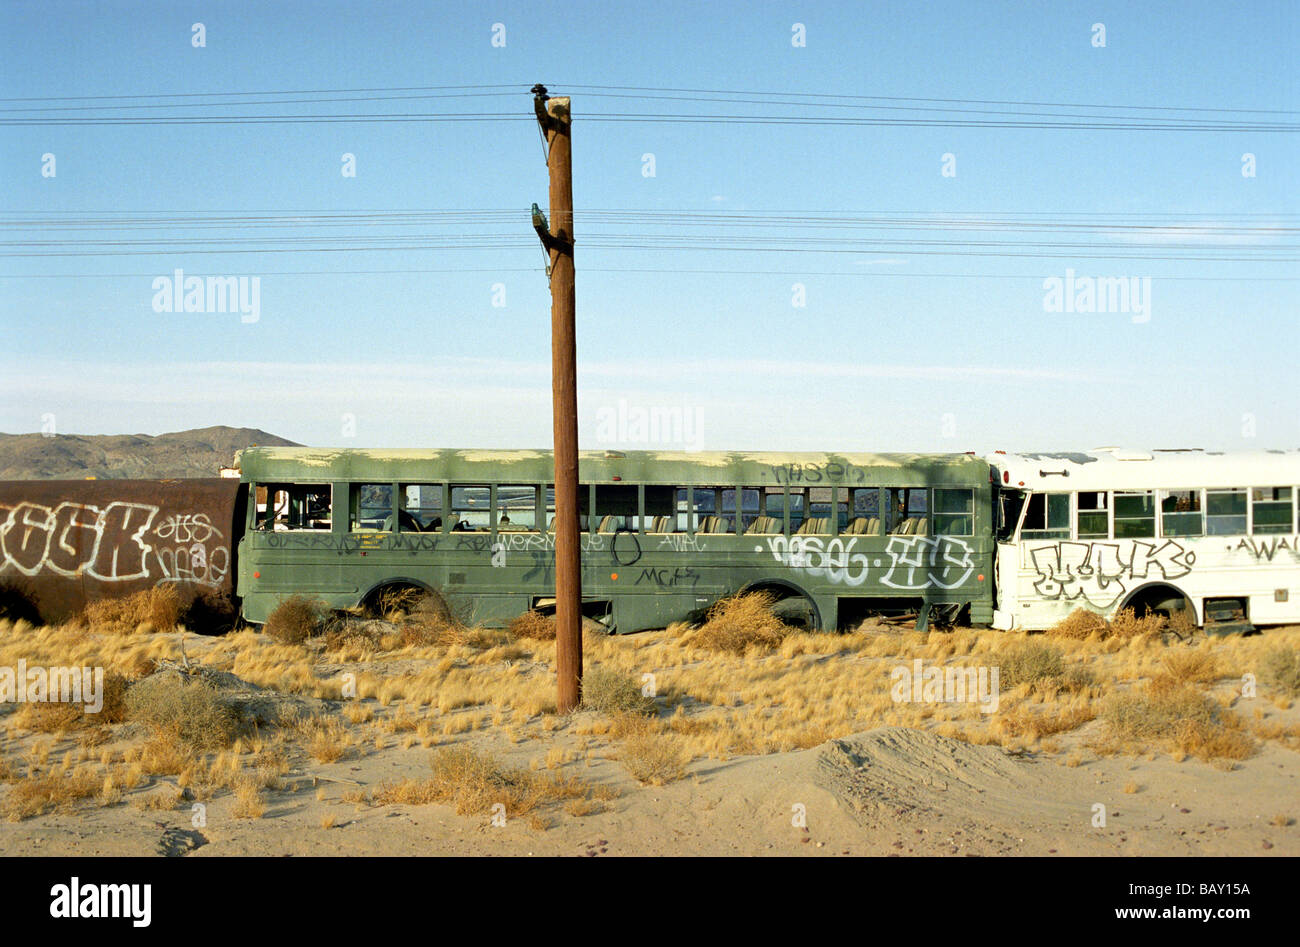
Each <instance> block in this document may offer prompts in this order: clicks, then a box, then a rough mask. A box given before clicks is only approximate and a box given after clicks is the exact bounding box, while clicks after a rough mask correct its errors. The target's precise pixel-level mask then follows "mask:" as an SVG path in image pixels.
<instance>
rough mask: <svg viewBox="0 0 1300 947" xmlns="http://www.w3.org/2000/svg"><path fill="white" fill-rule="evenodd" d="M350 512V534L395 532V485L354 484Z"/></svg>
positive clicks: (349, 505) (349, 506)
mask: <svg viewBox="0 0 1300 947" xmlns="http://www.w3.org/2000/svg"><path fill="white" fill-rule="evenodd" d="M348 510H349V516H348V532H350V533H373V532H385V533H391V532H392V531H393V485H392V484H391V483H354V484H352V496H351V498H350V502H349V504H348Z"/></svg>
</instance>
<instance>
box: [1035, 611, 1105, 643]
mask: <svg viewBox="0 0 1300 947" xmlns="http://www.w3.org/2000/svg"><path fill="white" fill-rule="evenodd" d="M1045 634H1046V635H1047V636H1048V637H1049V638H1074V639H1076V640H1082V639H1084V638H1089V637H1091V636H1092V635H1097V636H1099V637H1101V638H1107V637H1110V625H1109V624H1108V623H1107V622H1106V619H1104V618H1102V617H1101V616H1100V615H1098V614H1097V613H1096V612H1093V611H1089V610H1088V609H1086V608H1076V609H1075V610H1074V611H1072V612H1070V614H1069V615H1067V616H1065V617H1064V618H1062V619H1061V620H1060V621H1058V622H1057V623H1056V624H1055V625H1053V626H1052V627H1051V628H1049V629H1047V631H1046V632H1045Z"/></svg>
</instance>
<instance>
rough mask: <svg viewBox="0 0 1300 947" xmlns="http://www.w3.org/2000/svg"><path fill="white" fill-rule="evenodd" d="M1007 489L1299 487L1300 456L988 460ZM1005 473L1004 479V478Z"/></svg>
mask: <svg viewBox="0 0 1300 947" xmlns="http://www.w3.org/2000/svg"><path fill="white" fill-rule="evenodd" d="M987 459H988V461H989V463H991V464H992V465H993V466H994V467H995V468H997V471H998V479H999V481H1000V482H1002V483H1003V484H1004V485H1006V486H1010V487H1015V488H1020V489H1025V490H1037V491H1076V490H1143V489H1152V488H1163V489H1193V488H1196V487H1268V486H1292V485H1295V484H1300V450H1295V449H1290V450H1259V451H1207V450H1126V449H1123V448H1114V447H1107V448H1100V449H1097V450H1091V451H1073V452H1069V451H1064V452H1049V453H1041V454H1029V453H1026V454H1006V453H1000V452H999V453H995V454H989V455H988V458H987ZM1004 473H1005V476H1004Z"/></svg>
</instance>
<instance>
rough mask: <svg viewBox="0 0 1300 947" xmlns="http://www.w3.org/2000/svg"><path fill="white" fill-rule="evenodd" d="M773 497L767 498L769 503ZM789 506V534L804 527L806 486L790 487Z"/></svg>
mask: <svg viewBox="0 0 1300 947" xmlns="http://www.w3.org/2000/svg"><path fill="white" fill-rule="evenodd" d="M772 499H773V498H769V499H768V503H769V504H771V502H772ZM787 502H788V503H789V507H790V535H791V536H793V535H794V534H796V533H798V532H799V531H800V530H803V529H804V521H805V520H806V519H807V516H808V489H807V487H791V488H790V495H789V497H788V498H787ZM770 508H771V507H770V506H769V509H770Z"/></svg>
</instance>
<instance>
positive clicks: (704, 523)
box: [695, 516, 718, 533]
mask: <svg viewBox="0 0 1300 947" xmlns="http://www.w3.org/2000/svg"><path fill="white" fill-rule="evenodd" d="M717 522H718V518H717V517H716V516H705V517H702V518H701V519H700V522H699V525H698V526H696V527H695V532H697V533H712V532H713V531H714V529H713V527H714V526H715V525H716V524H717Z"/></svg>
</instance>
